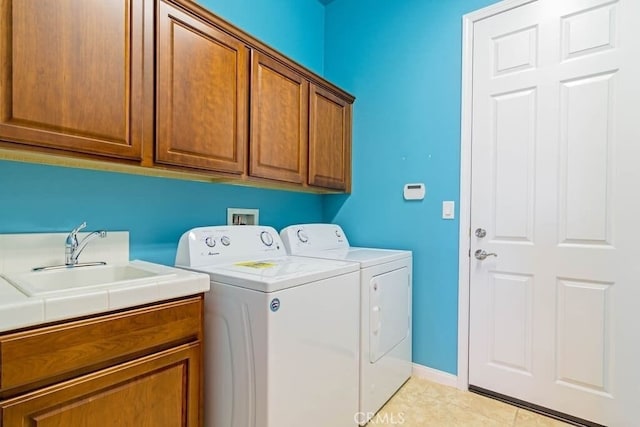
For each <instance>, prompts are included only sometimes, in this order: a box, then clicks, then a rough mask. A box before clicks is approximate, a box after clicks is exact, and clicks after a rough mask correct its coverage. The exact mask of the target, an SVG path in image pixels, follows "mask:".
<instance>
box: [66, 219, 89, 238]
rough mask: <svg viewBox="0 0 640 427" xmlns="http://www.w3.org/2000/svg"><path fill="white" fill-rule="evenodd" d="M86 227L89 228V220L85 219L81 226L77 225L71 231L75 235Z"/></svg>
mask: <svg viewBox="0 0 640 427" xmlns="http://www.w3.org/2000/svg"><path fill="white" fill-rule="evenodd" d="M85 228H87V221H83V222H82V224H80V225H79V226H77V227H76V228H74V229H73V230H72V231H71V233H70V234H74V235H75V234H78V232H79V231H80V230H83V229H85Z"/></svg>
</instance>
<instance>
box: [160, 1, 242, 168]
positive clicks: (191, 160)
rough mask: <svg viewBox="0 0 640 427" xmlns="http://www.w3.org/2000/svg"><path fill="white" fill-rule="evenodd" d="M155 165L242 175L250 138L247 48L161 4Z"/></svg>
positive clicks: (231, 38) (186, 15) (179, 11)
mask: <svg viewBox="0 0 640 427" xmlns="http://www.w3.org/2000/svg"><path fill="white" fill-rule="evenodd" d="M159 21H160V22H159V35H158V38H159V41H158V42H159V50H158V139H157V149H156V161H157V162H158V163H166V164H172V165H178V166H190V167H196V168H201V169H206V170H213V171H222V172H229V173H236V174H240V173H243V172H244V171H245V151H246V148H245V147H246V143H247V134H248V123H247V115H248V94H249V92H248V83H249V76H248V72H249V55H248V48H247V47H246V46H245V45H244V43H242V42H241V41H239V40H237V39H235V38H233V37H231V36H229V35H227V34H226V33H224V32H222V31H220V30H218V29H216V28H215V27H213V26H211V25H209V24H207V23H205V22H204V21H201V20H199V19H196V18H194V17H193V16H191V15H188V14H186V13H185V12H183V11H181V10H179V9H177V8H175V7H173V6H171V5H169V4H167V3H164V2H161V3H160V17H159Z"/></svg>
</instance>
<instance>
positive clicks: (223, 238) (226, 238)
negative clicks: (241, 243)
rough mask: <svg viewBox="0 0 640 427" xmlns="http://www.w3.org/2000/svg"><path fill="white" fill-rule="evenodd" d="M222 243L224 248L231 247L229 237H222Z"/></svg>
mask: <svg viewBox="0 0 640 427" xmlns="http://www.w3.org/2000/svg"><path fill="white" fill-rule="evenodd" d="M220 243H222V244H223V245H224V246H229V245H230V244H231V239H230V238H229V236H222V237H221V238H220Z"/></svg>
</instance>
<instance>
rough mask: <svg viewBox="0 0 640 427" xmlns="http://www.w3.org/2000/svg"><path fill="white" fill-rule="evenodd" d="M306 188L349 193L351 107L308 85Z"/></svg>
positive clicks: (322, 90)
mask: <svg viewBox="0 0 640 427" xmlns="http://www.w3.org/2000/svg"><path fill="white" fill-rule="evenodd" d="M309 117H310V119H309V127H310V129H309V185H313V186H318V187H326V188H332V189H336V190H344V191H350V186H351V104H350V103H349V102H347V101H345V100H344V99H341V98H338V97H337V96H335V95H334V94H332V93H331V92H328V91H326V90H324V89H322V88H320V87H318V86H315V85H311V97H310V111H309Z"/></svg>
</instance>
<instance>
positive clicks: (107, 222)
mask: <svg viewBox="0 0 640 427" xmlns="http://www.w3.org/2000/svg"><path fill="white" fill-rule="evenodd" d="M202 4H203V5H204V6H205V7H207V8H209V9H211V10H212V11H214V12H215V13H218V14H220V15H221V16H223V17H224V18H226V19H227V20H229V21H230V22H232V23H234V24H236V25H238V26H241V27H242V28H243V29H244V30H245V31H247V32H248V33H250V34H252V35H254V36H256V37H257V38H259V39H261V40H262V41H264V42H265V43H267V44H270V45H272V46H273V47H275V48H277V49H279V50H281V52H282V53H284V54H285V55H287V56H289V57H291V58H292V59H294V60H296V61H298V62H300V63H302V64H304V65H306V66H307V67H309V68H311V69H313V70H316V71H320V72H321V71H322V64H323V58H324V50H323V46H324V7H323V6H322V5H320V4H319V3H317V2H316V1H312V0H305V1H300V0H242V1H241V0H206V1H203V2H202ZM322 201H323V200H322V196H319V195H312V194H302V193H293V192H284V191H273V190H258V189H252V188H246V187H236V186H228V185H221V184H205V183H198V182H189V181H179V180H171V179H162V178H152V177H143V176H134V175H125V174H118V173H109V172H97V171H86V170H81V169H67V168H60V167H53V166H44V165H34V164H23V163H17V162H9V161H0V233H20V232H32V231H49V232H54V231H55V232H64V231H68V230H70V229H71V228H72V227H74V226H75V225H77V224H78V223H80V222H82V221H83V220H86V221H87V223H88V228H89V229H103V228H104V229H108V230H129V231H130V232H131V235H130V242H131V256H132V257H133V258H140V259H146V260H149V261H155V262H161V263H165V264H173V261H174V256H175V248H176V244H177V241H178V238H179V237H180V235H181V234H182V232H184V231H185V230H187V229H189V228H191V227H195V226H201V225H210V224H225V223H226V209H227V208H228V207H239V208H259V209H260V222H261V223H262V224H268V225H272V226H274V227H276V228H281V227H284V226H286V225H289V224H291V223H298V222H318V221H321V220H322Z"/></svg>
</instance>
